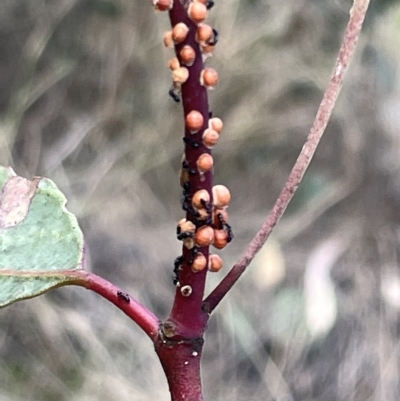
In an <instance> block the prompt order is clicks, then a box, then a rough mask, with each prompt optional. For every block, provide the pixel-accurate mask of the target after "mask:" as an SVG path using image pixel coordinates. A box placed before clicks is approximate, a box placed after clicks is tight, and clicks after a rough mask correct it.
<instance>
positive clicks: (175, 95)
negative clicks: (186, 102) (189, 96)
mask: <svg viewBox="0 0 400 401" xmlns="http://www.w3.org/2000/svg"><path fill="white" fill-rule="evenodd" d="M168 95H169V96H170V97H171V98H172V99H173V100H174V101H175V102H176V103H180V102H181V98H180V97H179V95H178V93H177V92H176V90H175V88H174V87H173V86H171V88H170V90H169V91H168Z"/></svg>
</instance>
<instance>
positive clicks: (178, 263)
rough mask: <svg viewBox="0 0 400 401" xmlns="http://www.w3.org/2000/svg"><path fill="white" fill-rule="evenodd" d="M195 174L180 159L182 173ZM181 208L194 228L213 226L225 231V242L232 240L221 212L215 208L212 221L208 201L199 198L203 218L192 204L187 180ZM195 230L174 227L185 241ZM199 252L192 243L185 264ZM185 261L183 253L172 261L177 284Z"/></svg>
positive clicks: (183, 184) (210, 206)
mask: <svg viewBox="0 0 400 401" xmlns="http://www.w3.org/2000/svg"><path fill="white" fill-rule="evenodd" d="M194 174H197V171H196V170H195V169H192V168H191V167H190V166H189V164H188V163H187V161H186V160H184V161H182V175H194ZM182 187H183V192H182V202H181V206H182V209H183V210H184V211H185V212H187V213H188V215H190V216H192V219H191V222H192V223H193V224H194V226H195V228H196V230H197V229H198V228H200V227H203V226H214V227H215V228H216V229H218V230H225V231H226V232H227V243H230V242H231V241H232V240H233V237H234V235H233V231H232V227H231V226H230V225H229V224H228V223H227V222H226V221H225V220H224V217H223V214H222V213H221V212H220V211H218V209H216V210H215V211H214V215H215V217H216V218H215V220H214V222H213V206H212V204H211V203H210V202H206V201H205V200H204V199H200V202H201V205H202V208H203V210H205V211H206V213H207V215H206V217H205V218H204V216H202V215H201V214H200V213H199V211H198V210H197V209H196V208H195V207H194V206H193V205H192V197H191V195H190V182H189V180H187V181H184V182H183V183H182ZM194 236H195V231H192V230H190V231H182V229H181V226H180V225H179V224H178V225H177V227H176V237H177V239H178V240H179V241H185V240H187V239H193V238H194ZM198 253H199V247H198V246H196V245H194V246H193V247H192V248H191V255H190V258H189V259H188V261H187V265H188V266H189V267H190V266H192V265H193V262H194V260H195V258H196V256H197V254H198ZM184 261H185V258H184V257H183V255H180V256H178V257H177V258H176V259H175V261H174V270H173V283H174V285H178V286H179V273H180V271H181V269H182V265H183V263H184Z"/></svg>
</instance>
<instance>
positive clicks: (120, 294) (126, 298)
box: [117, 291, 131, 304]
mask: <svg viewBox="0 0 400 401" xmlns="http://www.w3.org/2000/svg"><path fill="white" fill-rule="evenodd" d="M117 296H118V298H121V299H123V300H124V301H125V302H127V303H128V304H129V302H131V299H130V298H129V295H128V294H127V293H126V292H123V291H117Z"/></svg>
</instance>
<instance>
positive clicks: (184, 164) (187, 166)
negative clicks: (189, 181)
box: [182, 160, 197, 175]
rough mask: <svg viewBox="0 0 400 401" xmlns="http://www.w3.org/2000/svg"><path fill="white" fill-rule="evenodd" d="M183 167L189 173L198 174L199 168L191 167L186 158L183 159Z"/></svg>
mask: <svg viewBox="0 0 400 401" xmlns="http://www.w3.org/2000/svg"><path fill="white" fill-rule="evenodd" d="M182 168H183V169H185V170H186V171H187V172H188V173H189V174H192V175H195V174H197V170H196V169H194V168H191V167H190V166H189V163H188V162H187V161H186V160H183V161H182Z"/></svg>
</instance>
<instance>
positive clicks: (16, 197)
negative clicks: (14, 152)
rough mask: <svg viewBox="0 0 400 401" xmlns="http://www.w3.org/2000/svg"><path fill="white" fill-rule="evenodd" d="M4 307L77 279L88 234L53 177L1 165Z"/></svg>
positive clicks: (0, 292) (0, 302) (0, 294)
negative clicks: (75, 273)
mask: <svg viewBox="0 0 400 401" xmlns="http://www.w3.org/2000/svg"><path fill="white" fill-rule="evenodd" d="M0 188H1V194H0V307H3V306H6V305H8V304H10V303H12V302H15V301H18V300H20V299H25V298H31V297H34V296H36V295H40V294H42V293H44V292H46V291H48V290H50V289H52V288H55V287H59V286H62V285H65V284H68V283H70V282H71V281H73V278H72V276H71V272H73V271H76V270H79V269H82V267H83V266H82V265H83V257H84V245H83V244H84V243H83V235H82V232H81V230H80V228H79V225H78V222H77V220H76V217H75V216H74V215H73V214H71V213H70V212H68V211H67V209H66V208H65V205H66V202H67V201H66V198H65V196H64V195H63V194H62V193H61V192H60V190H59V189H58V188H57V187H56V185H55V184H54V183H53V182H52V181H51V180H49V179H47V178H39V177H36V178H34V179H33V180H32V181H29V180H27V179H25V178H22V177H18V176H16V175H15V173H14V171H13V170H12V169H11V168H5V167H0Z"/></svg>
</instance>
